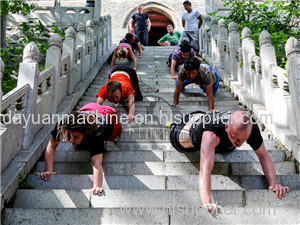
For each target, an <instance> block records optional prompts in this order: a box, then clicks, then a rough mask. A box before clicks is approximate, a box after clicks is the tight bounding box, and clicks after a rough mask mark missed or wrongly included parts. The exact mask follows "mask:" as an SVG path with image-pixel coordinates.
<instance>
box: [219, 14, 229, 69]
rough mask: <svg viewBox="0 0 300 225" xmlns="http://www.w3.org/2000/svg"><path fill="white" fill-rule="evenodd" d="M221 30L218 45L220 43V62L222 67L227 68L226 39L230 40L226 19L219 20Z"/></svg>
mask: <svg viewBox="0 0 300 225" xmlns="http://www.w3.org/2000/svg"><path fill="white" fill-rule="evenodd" d="M218 26H219V32H218V45H219V60H218V61H219V62H220V67H221V68H222V69H224V68H225V59H226V55H225V54H226V51H225V50H226V49H225V43H224V41H227V40H228V31H227V28H226V21H225V20H224V19H221V20H220V21H219V24H218Z"/></svg>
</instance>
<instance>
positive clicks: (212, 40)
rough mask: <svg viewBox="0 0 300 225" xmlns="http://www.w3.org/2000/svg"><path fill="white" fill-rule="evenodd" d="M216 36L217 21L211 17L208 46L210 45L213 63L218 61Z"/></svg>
mask: <svg viewBox="0 0 300 225" xmlns="http://www.w3.org/2000/svg"><path fill="white" fill-rule="evenodd" d="M217 34H218V20H217V19H216V18H214V17H213V18H212V19H211V38H210V44H211V53H212V60H213V62H214V63H218V60H217V56H218V50H217V42H218V40H217Z"/></svg>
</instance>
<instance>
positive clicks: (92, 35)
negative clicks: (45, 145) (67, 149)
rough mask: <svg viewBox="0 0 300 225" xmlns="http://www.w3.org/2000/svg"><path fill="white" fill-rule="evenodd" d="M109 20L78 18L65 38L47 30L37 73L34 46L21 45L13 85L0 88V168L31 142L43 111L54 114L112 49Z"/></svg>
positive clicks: (3, 168)
mask: <svg viewBox="0 0 300 225" xmlns="http://www.w3.org/2000/svg"><path fill="white" fill-rule="evenodd" d="M110 20H111V17H110V16H104V17H100V18H99V19H98V20H95V21H94V22H93V21H90V20H89V21H87V22H86V24H83V23H79V25H78V26H77V32H76V31H75V29H74V28H73V27H69V28H68V29H67V30H66V32H65V34H66V37H65V40H62V38H61V37H60V36H59V35H58V34H53V35H52V36H51V37H50V39H49V43H50V44H49V48H48V50H47V54H46V62H45V66H46V68H45V69H44V70H43V71H41V72H40V70H39V65H38V61H39V54H40V52H39V49H38V47H37V45H36V44H35V43H34V42H31V43H29V44H28V45H26V47H25V48H24V52H23V62H22V63H21V64H20V67H19V75H18V84H17V87H16V88H15V89H13V90H12V91H10V92H9V93H7V94H6V95H4V96H2V90H1V88H0V94H1V117H0V122H1V123H0V127H1V133H0V137H1V173H2V172H3V171H4V170H5V168H6V167H7V166H8V165H9V164H10V163H11V161H12V160H13V159H14V158H15V157H16V156H17V155H18V154H19V153H20V152H21V151H22V150H26V149H28V148H30V147H31V146H32V144H33V140H34V137H35V136H36V135H37V134H38V132H39V131H40V130H41V128H42V127H43V123H42V121H43V119H45V120H46V118H45V115H52V114H55V113H57V111H58V107H59V106H60V104H61V103H62V102H63V101H64V99H65V98H66V97H67V96H70V95H72V93H74V91H76V86H77V85H79V84H80V83H82V81H83V80H88V82H91V81H92V80H93V79H94V77H95V76H96V73H97V71H95V70H96V69H95V67H96V65H98V64H100V63H102V65H103V63H104V62H105V60H106V58H107V55H109V54H110V53H111V51H112V49H113V46H112V45H111V43H112V42H111V40H110V38H111V35H110V34H111V31H110V30H111V26H110V24H111V23H110ZM108 50H109V51H108ZM0 62H1V63H0V66H1V71H0V75H1V80H2V75H3V71H4V65H3V62H2V59H1V61H0ZM97 68H98V67H97ZM91 71H92V72H91ZM91 73H93V74H92V75H91ZM86 87H87V86H86ZM77 101H78V97H77ZM75 104H76V103H75Z"/></svg>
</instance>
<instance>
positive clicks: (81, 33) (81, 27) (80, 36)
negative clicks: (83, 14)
mask: <svg viewBox="0 0 300 225" xmlns="http://www.w3.org/2000/svg"><path fill="white" fill-rule="evenodd" d="M85 32H86V28H85V24H83V23H79V24H78V26H77V34H76V46H77V45H81V46H82V52H83V55H82V64H81V66H82V67H81V80H83V79H84V74H85V73H86V72H87V68H86V66H85V65H86V60H85V55H86V44H85V43H86V36H85Z"/></svg>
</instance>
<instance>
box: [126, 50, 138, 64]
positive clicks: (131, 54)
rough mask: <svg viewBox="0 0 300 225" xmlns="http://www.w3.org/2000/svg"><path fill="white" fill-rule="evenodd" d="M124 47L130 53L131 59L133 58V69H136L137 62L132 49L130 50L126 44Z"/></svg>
mask: <svg viewBox="0 0 300 225" xmlns="http://www.w3.org/2000/svg"><path fill="white" fill-rule="evenodd" d="M126 48H127V50H128V51H129V55H130V57H131V59H132V60H133V69H134V70H136V66H137V63H136V58H135V56H134V54H133V51H132V49H131V47H130V46H128V47H126Z"/></svg>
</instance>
